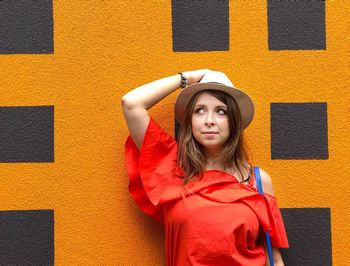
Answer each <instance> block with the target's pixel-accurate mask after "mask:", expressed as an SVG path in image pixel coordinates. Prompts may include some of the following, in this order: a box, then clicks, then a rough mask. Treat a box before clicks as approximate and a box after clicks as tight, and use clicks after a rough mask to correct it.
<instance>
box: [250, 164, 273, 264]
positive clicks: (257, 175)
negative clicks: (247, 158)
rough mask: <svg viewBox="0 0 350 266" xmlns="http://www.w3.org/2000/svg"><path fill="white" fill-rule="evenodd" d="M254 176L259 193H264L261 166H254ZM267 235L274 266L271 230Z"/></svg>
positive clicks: (268, 248) (267, 243)
mask: <svg viewBox="0 0 350 266" xmlns="http://www.w3.org/2000/svg"><path fill="white" fill-rule="evenodd" d="M254 176H255V180H256V186H257V189H258V192H259V194H261V195H264V192H263V188H262V184H261V178H260V170H259V167H256V166H255V167H254ZM265 235H266V246H267V251H268V253H269V260H270V265H271V266H274V263H273V257H272V246H271V239H270V232H269V231H267V232H266V233H265Z"/></svg>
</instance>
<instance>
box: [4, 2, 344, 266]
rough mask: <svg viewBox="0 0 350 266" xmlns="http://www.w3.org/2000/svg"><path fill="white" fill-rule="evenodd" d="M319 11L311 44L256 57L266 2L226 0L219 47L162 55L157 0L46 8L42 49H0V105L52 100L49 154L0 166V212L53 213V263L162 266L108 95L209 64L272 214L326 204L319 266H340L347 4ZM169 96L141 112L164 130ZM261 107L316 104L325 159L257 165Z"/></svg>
mask: <svg viewBox="0 0 350 266" xmlns="http://www.w3.org/2000/svg"><path fill="white" fill-rule="evenodd" d="M325 6H326V7H325V10H326V12H325V22H326V23H325V25H326V49H323V50H269V47H268V31H267V29H268V25H267V3H266V1H229V29H230V31H229V35H228V36H229V49H228V50H226V51H200V52H198V51H193V52H176V51H174V50H173V46H172V45H173V41H172V40H173V36H172V31H173V29H172V2H171V1H165V0H164V1H161V0H157V1H156V0H153V1H151V0H147V1H141V0H140V1H119V0H106V1H100V0H89V1H63V0H62V1H54V2H53V27H54V49H53V50H54V51H53V52H52V53H47V54H24V53H23V54H22V53H15V54H2V55H0V69H1V70H2V74H1V77H0V95H1V97H0V106H2V107H5V106H54V160H53V161H51V162H17V163H14V162H2V163H0V182H1V185H0V195H1V204H0V206H1V207H0V208H1V211H9V210H16V211H19V210H53V212H54V264H56V265H164V262H165V260H164V255H163V233H162V227H161V226H160V225H158V224H156V223H155V222H154V221H152V220H151V219H150V218H149V217H147V216H146V215H144V214H142V213H141V212H140V211H139V210H138V209H137V207H136V205H135V203H134V202H133V200H132V199H131V197H130V196H129V194H128V180H127V175H126V171H125V166H124V143H125V140H126V138H127V136H128V130H127V126H126V123H125V121H124V117H123V114H122V109H121V105H120V102H121V97H122V95H124V94H125V93H126V92H128V91H129V90H131V89H133V88H135V87H137V86H140V85H142V84H145V83H148V82H151V81H153V80H156V79H160V78H163V77H166V76H170V75H174V74H176V73H178V72H180V71H187V70H194V69H199V68H209V69H213V70H219V71H223V72H225V73H226V74H227V75H228V76H229V77H230V78H231V79H232V80H233V82H234V84H235V85H236V86H237V87H239V88H242V89H243V90H245V91H246V92H247V93H248V94H249V95H251V97H252V98H253V100H254V102H255V107H256V113H255V118H254V120H253V123H252V124H251V126H250V127H249V128H248V129H247V131H246V136H247V139H248V142H249V147H250V150H251V153H252V162H253V164H255V165H259V166H260V167H261V168H263V169H265V170H266V171H267V172H268V173H269V174H270V175H271V177H272V178H273V183H274V190H275V194H276V197H277V198H278V202H279V206H280V207H281V208H329V209H330V214H331V220H330V222H331V228H330V229H331V243H332V246H331V247H332V264H333V265H344V266H345V265H349V255H348V251H349V250H350V241H349V237H350V226H349V221H350V179H349V178H348V177H349V169H348V165H349V163H350V159H349V156H348V154H349V152H350V145H349V137H350V135H349V123H350V115H349V114H350V112H349V111H350V109H349V99H350V97H349V84H350V83H349V75H348V74H349V72H348V71H349V34H348V29H349V17H348V14H349V11H350V8H349V5H348V2H347V1H336V0H334V1H326V2H325ZM34 23H35V22H34ZM177 93H178V92H175V93H174V94H172V95H170V96H169V97H167V98H166V99H164V100H163V101H162V102H160V103H159V104H157V105H156V106H155V107H153V108H152V109H151V110H150V114H151V116H152V117H153V118H154V119H155V120H156V121H158V122H159V124H160V125H161V126H162V127H163V128H165V129H166V130H167V131H168V132H170V133H171V134H174V135H175V132H174V131H175V130H174V117H173V113H172V111H173V103H174V100H175V98H176V95H177ZM271 103H326V105H327V121H328V124H327V131H328V158H327V159H288V160H283V159H271V128H270V123H271V116H270V105H271ZM0 123H1V121H0ZM305 126H306V125H305ZM1 211H0V216H1ZM309 245H310V243H305V247H306V246H309ZM311 245H312V244H311ZM4 261H6V260H4ZM305 265H309V264H307V263H306V264H305ZM310 265H311V264H310Z"/></svg>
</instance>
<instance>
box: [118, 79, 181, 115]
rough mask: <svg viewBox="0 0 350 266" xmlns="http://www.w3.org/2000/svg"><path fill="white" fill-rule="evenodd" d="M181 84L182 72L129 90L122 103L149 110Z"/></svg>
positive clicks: (130, 106) (129, 106)
mask: <svg viewBox="0 0 350 266" xmlns="http://www.w3.org/2000/svg"><path fill="white" fill-rule="evenodd" d="M180 86H181V76H180V74H176V75H173V76H169V77H166V78H162V79H158V80H155V81H152V82H150V83H147V84H145V85H142V86H140V87H137V88H136V89H133V90H132V91H129V92H128V93H127V94H125V95H124V96H123V97H122V103H123V105H126V106H127V107H128V108H132V107H134V106H138V107H139V106H141V107H143V108H144V109H146V110H148V109H150V108H151V107H152V106H153V105H155V104H156V103H158V102H159V101H161V100H162V99H164V98H165V97H166V96H168V95H170V94H171V93H173V92H174V91H176V90H177V89H178V88H179V87H180Z"/></svg>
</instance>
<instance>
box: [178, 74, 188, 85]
mask: <svg viewBox="0 0 350 266" xmlns="http://www.w3.org/2000/svg"><path fill="white" fill-rule="evenodd" d="M179 74H180V76H181V88H186V86H187V85H188V81H187V78H186V77H185V76H184V74H182V73H181V72H180V73H179Z"/></svg>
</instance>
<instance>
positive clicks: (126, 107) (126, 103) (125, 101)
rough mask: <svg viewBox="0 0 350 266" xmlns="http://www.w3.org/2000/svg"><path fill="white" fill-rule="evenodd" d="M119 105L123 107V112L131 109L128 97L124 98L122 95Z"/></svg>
mask: <svg viewBox="0 0 350 266" xmlns="http://www.w3.org/2000/svg"><path fill="white" fill-rule="evenodd" d="M121 104H122V107H123V109H124V110H130V109H132V103H131V101H130V100H129V99H128V97H126V95H124V96H123V97H122V100H121Z"/></svg>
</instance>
